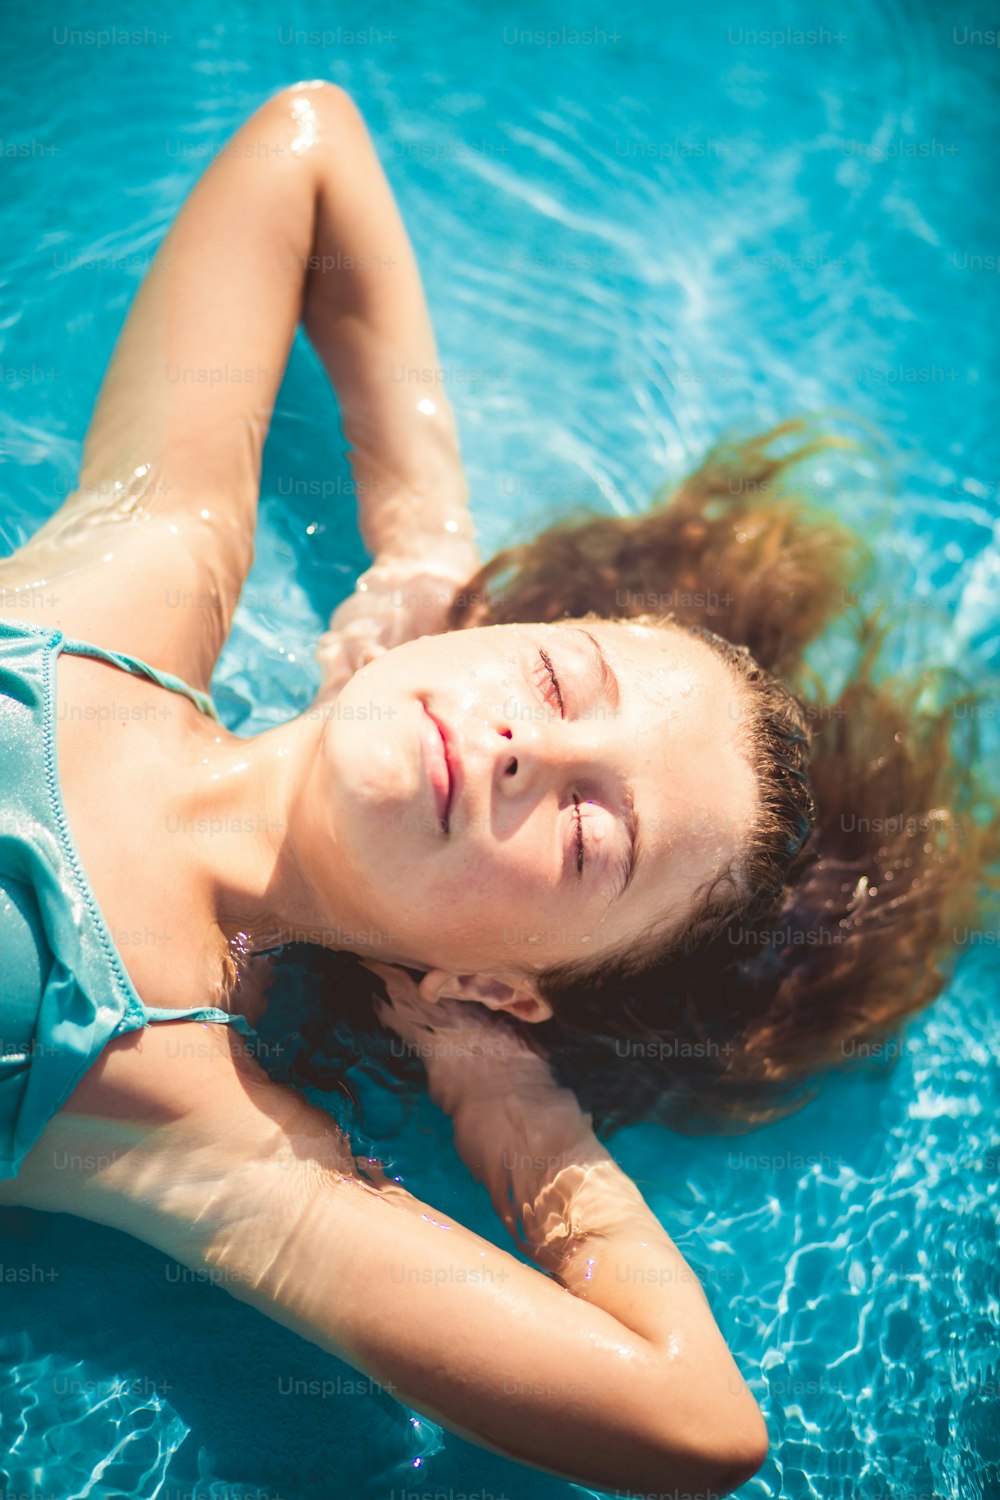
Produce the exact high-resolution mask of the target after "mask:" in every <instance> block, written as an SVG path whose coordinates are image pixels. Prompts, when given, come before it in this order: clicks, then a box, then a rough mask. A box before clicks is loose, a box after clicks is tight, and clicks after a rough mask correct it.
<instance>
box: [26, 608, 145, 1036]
mask: <svg viewBox="0 0 1000 1500" xmlns="http://www.w3.org/2000/svg"><path fill="white" fill-rule="evenodd" d="M45 633H46V635H47V636H48V638H49V644H50V646H51V648H52V649H51V650H50V651H48V652H47V653H46V657H45V704H44V711H45V721H44V737H45V780H46V784H47V786H48V791H49V805H50V806H51V808H52V810H53V812H54V813H55V818H56V826H57V828H58V830H59V835H60V839H61V841H62V846H63V850H64V852H65V854H66V857H67V859H68V861H69V864H70V867H71V868H72V870H73V874H74V876H75V878H76V883H77V887H78V889H79V891H80V894H81V895H82V896H83V899H84V902H85V904H86V907H87V910H88V912H89V913H90V917H91V921H92V924H93V927H94V930H95V931H96V933H97V936H98V938H99V939H100V943H101V947H102V949H103V950H104V954H105V957H106V958H107V960H108V962H109V964H110V965H111V968H112V970H113V972H114V975H115V977H116V979H117V980H118V981H119V983H120V984H121V986H122V989H123V990H124V992H125V998H126V1000H127V1001H128V1002H129V1008H130V1009H131V1008H132V1006H133V1005H134V1004H136V1003H137V1004H138V1005H139V1006H140V1007H141V1008H142V1010H143V1012H144V1013H145V1005H144V1003H143V1000H142V997H141V996H140V994H139V992H138V990H137V989H136V988H135V985H134V984H133V983H132V981H131V979H130V978H129V976H128V974H127V973H126V972H125V966H124V964H123V962H122V960H121V957H120V955H119V953H118V951H117V949H116V948H115V946H114V943H113V942H112V940H111V934H110V933H109V932H108V931H107V928H106V923H105V921H104V916H103V914H102V912H101V910H100V908H99V906H98V905H97V900H96V898H95V896H94V893H93V891H92V890H91V889H90V882H89V880H88V879H87V874H86V871H85V870H84V868H83V862H82V860H81V859H80V857H79V854H78V853H77V849H76V845H75V842H74V840H73V835H72V832H71V830H70V826H69V818H68V816H67V814H66V808H65V805H64V803H63V796H62V787H61V786H60V783H59V775H58V765H57V762H58V747H57V744H56V730H55V694H56V663H57V661H58V658H59V645H60V643H61V642H62V641H63V640H64V639H65V637H64V636H63V632H62V631H61V630H58V629H51V630H47V631H46V632H45ZM98 1003H99V1004H103V1002H98Z"/></svg>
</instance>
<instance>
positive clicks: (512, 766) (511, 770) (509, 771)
mask: <svg viewBox="0 0 1000 1500" xmlns="http://www.w3.org/2000/svg"><path fill="white" fill-rule="evenodd" d="M516 770H517V759H516V757H515V758H513V759H511V761H510V762H509V763H508V766H507V769H506V771H505V772H504V775H505V776H513V775H514V773H515V772H516Z"/></svg>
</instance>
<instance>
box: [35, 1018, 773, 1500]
mask: <svg viewBox="0 0 1000 1500" xmlns="http://www.w3.org/2000/svg"><path fill="white" fill-rule="evenodd" d="M180 1029H181V1028H180V1026H177V1027H161V1028H152V1029H151V1030H148V1031H146V1032H142V1033H138V1034H136V1035H135V1036H133V1037H131V1038H126V1039H123V1040H122V1041H121V1042H120V1043H114V1044H112V1046H111V1047H110V1048H109V1049H107V1051H106V1053H105V1054H104V1055H103V1056H102V1058H101V1059H100V1061H99V1063H98V1064H97V1065H96V1066H95V1069H93V1070H92V1072H91V1073H90V1074H88V1075H87V1077H86V1078H85V1079H84V1081H83V1084H82V1085H81V1086H80V1087H79V1088H78V1090H77V1091H76V1094H75V1095H74V1096H73V1099H72V1100H71V1102H70V1105H68V1106H67V1107H66V1108H64V1110H62V1111H61V1112H60V1114H59V1115H57V1116H56V1117H55V1119H54V1120H53V1121H52V1122H51V1124H50V1125H49V1127H48V1128H47V1130H46V1132H45V1133H44V1135H43V1136H42V1138H41V1140H40V1141H39V1142H38V1144H37V1145H36V1147H35V1148H34V1150H33V1151H32V1152H31V1153H30V1154H29V1157H28V1159H27V1161H26V1163H25V1166H24V1168H23V1169H22V1178H21V1179H19V1180H18V1183H17V1184H16V1189H17V1192H18V1194H19V1197H18V1199H17V1200H16V1201H20V1202H23V1203H26V1204H27V1206H31V1207H36V1208H44V1209H52V1210H55V1211H69V1212H75V1213H79V1214H82V1215H84V1216H85V1217H88V1218H91V1219H95V1220H96V1221H98V1222H101V1223H107V1224H111V1225H113V1226H115V1227H117V1228H120V1229H123V1230H125V1231H126V1232H128V1233H131V1234H134V1235H136V1236H138V1237H139V1238H142V1239H145V1240H147V1241H148V1242H149V1243H151V1244H153V1245H156V1246H157V1247H159V1248H160V1249H162V1250H164V1251H165V1252H166V1253H168V1254H170V1255H173V1256H175V1257H176V1258H177V1259H179V1260H181V1261H182V1262H183V1263H184V1264H185V1265H188V1266H190V1267H192V1268H193V1269H199V1270H206V1271H208V1272H209V1273H210V1274H211V1276H212V1277H213V1279H215V1280H216V1281H217V1282H218V1284H219V1285H220V1286H221V1287H223V1288H224V1289H225V1290H227V1291H229V1292H230V1293H231V1294H232V1295H234V1296H236V1297H238V1298H240V1299H241V1300H243V1301H247V1302H249V1303H251V1304H252V1305H254V1306H255V1307H258V1308H259V1309H260V1310H261V1311H263V1312H266V1313H267V1314H269V1315H270V1316H271V1317H273V1318H275V1319H276V1320H277V1321H278V1322H280V1323H283V1324H284V1325H286V1326H287V1327H289V1328H292V1329H294V1330H295V1331H296V1332H298V1333H300V1334H301V1335H302V1336H303V1337H305V1338H308V1339H310V1340H311V1341H313V1342H314V1343H316V1344H318V1345H320V1346H321V1347H322V1348H325V1349H328V1350H330V1351H331V1352H333V1353H334V1354H337V1355H340V1356H341V1357H343V1358H345V1359H347V1360H349V1361H350V1362H351V1363H352V1364H353V1365H355V1366H356V1367H357V1368H358V1369H360V1370H363V1371H364V1372H366V1373H367V1374H369V1375H370V1376H372V1377H373V1378H374V1379H375V1380H377V1381H378V1382H379V1383H380V1384H381V1385H382V1386H383V1387H385V1388H386V1389H388V1390H390V1391H392V1393H393V1394H394V1395H395V1396H396V1397H397V1398H398V1399H400V1400H402V1401H405V1402H406V1403H408V1404H409V1405H412V1406H414V1407H416V1408H417V1409H418V1410H420V1411H423V1412H426V1413H427V1414H428V1415H430V1416H431V1417H432V1418H433V1419H434V1420H436V1421H440V1422H442V1423H443V1424H445V1425H446V1426H448V1427H450V1428H451V1429H453V1430H454V1431H456V1432H459V1433H461V1434H462V1435H463V1436H465V1437H468V1438H470V1439H472V1440H473V1441H475V1442H478V1443H480V1444H482V1445H484V1446H486V1447H489V1448H493V1449H495V1450H497V1451H499V1452H502V1453H504V1454H506V1455H508V1456H510V1457H512V1458H514V1459H517V1460H519V1461H521V1462H524V1463H528V1464H532V1465H534V1466H536V1467H538V1468H541V1469H545V1470H547V1471H549V1472H552V1473H556V1474H559V1475H562V1476H564V1477H568V1478H573V1479H577V1480H581V1481H583V1482H585V1483H590V1484H596V1485H600V1486H601V1487H602V1488H611V1487H615V1486H618V1487H622V1488H631V1489H634V1490H640V1491H649V1490H655V1491H657V1492H662V1491H664V1490H667V1489H671V1490H672V1489H673V1488H675V1487H678V1488H681V1489H689V1490H706V1489H714V1490H716V1491H719V1492H726V1491H728V1490H729V1489H730V1488H732V1487H733V1486H735V1485H736V1484H738V1483H740V1482H742V1480H744V1479H745V1478H747V1477H748V1476H749V1474H750V1473H752V1472H753V1471H754V1470H755V1468H756V1467H757V1466H758V1464H759V1462H760V1460H761V1447H760V1427H759V1426H757V1427H754V1426H753V1424H752V1423H751V1422H749V1421H748V1420H747V1416H746V1410H745V1408H744V1406H743V1403H742V1400H741V1398H740V1395H739V1393H738V1392H737V1393H735V1394H734V1393H733V1392H732V1391H728V1390H727V1389H726V1380H727V1378H728V1377H729V1376H730V1374H731V1371H732V1366H731V1362H729V1361H728V1354H727V1351H726V1350H725V1345H724V1344H723V1343H722V1340H721V1338H720V1337H719V1335H718V1332H717V1330H715V1327H714V1324H713V1323H712V1321H711V1317H710V1315H709V1314H708V1313H707V1311H706V1310H705V1309H704V1308H703V1306H702V1305H701V1304H700V1303H698V1305H694V1304H693V1303H691V1304H690V1305H689V1304H688V1302H687V1301H686V1300H685V1299H686V1297H687V1291H688V1289H686V1288H683V1287H682V1288H678V1287H676V1286H673V1285H671V1286H668V1287H656V1288H655V1289H653V1290H652V1291H647V1292H645V1293H644V1294H643V1295H644V1296H645V1297H646V1298H647V1299H649V1300H650V1301H652V1302H655V1303H660V1304H662V1311H661V1312H660V1313H658V1314H657V1316H656V1317H654V1318H652V1320H651V1321H649V1322H648V1324H647V1330H648V1332H647V1331H637V1330H636V1329H635V1328H633V1327H631V1326H630V1322H631V1321H634V1320H632V1319H631V1318H629V1320H628V1321H623V1320H622V1319H621V1318H620V1317H619V1316H618V1315H617V1314H616V1312H615V1310H614V1307H613V1306H612V1305H611V1299H610V1298H608V1297H605V1296H604V1295H603V1293H601V1294H599V1295H598V1296H596V1297H594V1296H591V1297H589V1298H588V1299H587V1300H584V1298H582V1297H580V1296H571V1295H570V1294H569V1293H568V1292H567V1291H566V1290H564V1289H563V1288H562V1287H560V1286H559V1285H557V1284H556V1283H555V1282H554V1281H552V1280H550V1279H549V1278H548V1277H546V1276H544V1275H541V1274H540V1273H539V1272H538V1271H536V1270H533V1269H532V1268H530V1267H528V1266H525V1265H523V1264H522V1263H521V1262H519V1261H517V1260H516V1259H514V1257H512V1256H510V1255H508V1254H507V1253H506V1252H504V1251H502V1250H498V1249H497V1248H496V1247H494V1246H492V1245H490V1244H489V1243H488V1242H486V1241H485V1240H483V1239H481V1238H480V1237H479V1236H477V1235H475V1234H473V1233H472V1232H471V1231H469V1230H468V1229H465V1228H464V1227H463V1226H462V1225H460V1224H457V1223H455V1222H454V1221H453V1220H452V1219H450V1218H449V1217H448V1216H447V1215H445V1214H441V1213H439V1212H438V1211H436V1210H435V1209H433V1208H431V1207H430V1206H428V1205H427V1204H424V1203H421V1202H420V1201H419V1200H417V1199H415V1198H413V1197H412V1196H411V1195H409V1194H408V1193H405V1192H404V1191H402V1190H401V1189H400V1188H399V1186H398V1185H396V1184H392V1183H385V1184H384V1185H382V1186H374V1185H372V1184H371V1183H370V1182H366V1181H365V1180H364V1179H363V1177H362V1176H361V1175H360V1174H359V1173H357V1172H356V1171H355V1170H354V1169H353V1164H352V1163H351V1161H350V1158H349V1156H347V1155H346V1152H345V1147H344V1142H343V1140H342V1138H340V1136H339V1134H338V1133H337V1132H336V1131H335V1130H334V1128H333V1127H332V1125H331V1122H330V1121H329V1119H328V1118H327V1116H325V1115H323V1114H322V1113H321V1112H320V1111H318V1110H316V1109H313V1108H312V1107H311V1106H309V1105H308V1104H306V1103H305V1102H304V1101H302V1100H301V1099H300V1098H298V1097H297V1096H296V1095H294V1094H293V1093H291V1092H289V1091H288V1090H285V1089H282V1088H278V1087H276V1086H274V1085H272V1084H270V1083H269V1082H268V1081H267V1080H266V1079H264V1078H263V1077H262V1076H259V1075H258V1073H257V1071H256V1070H255V1069H254V1068H253V1066H252V1065H250V1064H247V1063H245V1062H239V1061H238V1060H237V1059H236V1058H235V1057H234V1056H231V1055H230V1051H231V1049H233V1048H235V1047H236V1046H237V1042H236V1040H235V1039H234V1038H233V1037H232V1036H228V1035H222V1034H220V1033H221V1028H214V1027H210V1028H194V1027H190V1028H186V1030H187V1031H190V1032H191V1033H193V1034H194V1035H195V1036H197V1037H198V1044H197V1045H198V1047H199V1048H200V1049H201V1051H200V1052H199V1053H198V1054H197V1055H188V1052H185V1051H184V1050H183V1049H179V1048H178V1045H177V1042H176V1035H175V1038H174V1041H173V1046H172V1049H171V1048H170V1043H169V1042H168V1040H167V1038H166V1037H165V1036H164V1035H163V1033H164V1031H172V1032H174V1033H175V1034H176V1032H178V1031H179V1030H180ZM202 1038H204V1040H202ZM164 1049H168V1050H166V1051H165V1050H164ZM189 1052H191V1053H193V1049H189ZM168 1059H169V1060H168ZM234 1063H235V1065H234ZM68 1157H69V1158H71V1159H73V1160H75V1161H81V1162H86V1163H88V1164H90V1165H89V1166H88V1168H87V1170H83V1169H81V1170H78V1171H75V1172H72V1173H71V1172H67V1171H66V1170H62V1171H56V1170H54V1169H53V1166H52V1163H53V1161H54V1160H58V1161H61V1162H63V1163H64V1162H65V1161H66V1160H67V1158H68ZM604 1302H608V1303H609V1305H607V1306H605V1305H602V1304H603V1303H604ZM668 1319H669V1320H670V1323H671V1327H672V1329H673V1331H674V1332H675V1334H676V1335H677V1341H678V1342H677V1345H676V1346H674V1345H672V1344H671V1343H670V1342H669V1339H668V1338H667V1337H666V1336H665V1334H664V1331H663V1330H664V1329H665V1327H666V1323H667V1321H668ZM737 1416H738V1417H739V1418H740V1420H739V1421H738V1422H736V1421H735V1418H736V1417H737ZM758 1422H759V1419H758Z"/></svg>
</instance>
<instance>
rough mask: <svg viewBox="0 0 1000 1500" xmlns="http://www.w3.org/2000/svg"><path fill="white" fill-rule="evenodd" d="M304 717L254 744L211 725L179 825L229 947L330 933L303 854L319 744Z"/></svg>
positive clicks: (251, 947) (183, 794) (182, 799)
mask: <svg viewBox="0 0 1000 1500" xmlns="http://www.w3.org/2000/svg"><path fill="white" fill-rule="evenodd" d="M319 734H320V721H319V720H318V719H316V718H310V717H309V716H308V715H303V716H301V717H299V718H297V719H292V720H290V721H289V722H288V723H287V724H281V725H279V726H278V727H277V728H275V729H270V730H266V731H265V732H264V733H263V734H259V735H255V736H253V737H252V738H241V737H239V736H238V735H234V734H231V733H229V731H227V730H225V729H221V728H220V727H219V726H218V725H216V724H211V723H209V722H208V721H205V724H204V732H203V735H202V736H201V737H200V738H199V742H198V744H197V746H196V748H195V754H194V757H193V760H192V762H191V764H190V767H189V769H190V775H189V776H186V777H184V778H183V779H182V781H181V784H180V785H181V789H180V792H179V794H178V797H177V799H176V804H175V813H174V817H173V824H174V827H175V828H176V829H178V830H179V831H180V832H182V833H184V834H185V836H186V837H187V838H189V839H190V841H191V846H192V849H193V851H194V854H195V861H196V865H197V869H198V879H199V880H200V883H201V885H202V888H203V889H204V890H205V892H206V894H207V899H208V902H209V904H210V909H211V912H212V915H213V918H214V920H215V921H216V923H217V924H218V927H219V930H220V931H221V933H222V934H223V936H224V937H225V939H226V941H227V942H231V941H232V940H233V939H236V941H237V944H238V945H239V947H240V948H241V949H243V950H244V951H246V952H259V951H261V950H262V949H266V948H271V947H276V946H277V945H278V944H279V943H283V942H291V941H293V940H294V934H295V932H297V931H299V930H301V929H303V928H308V927H311V926H322V925H324V923H323V922H322V921H321V920H320V918H319V914H318V913H317V912H316V910H315V909H314V908H315V904H316V903H315V897H314V895H313V893H312V891H311V889H310V886H309V882H308V880H307V879H306V877H305V874H304V872H303V870H302V867H301V865H300V863H299V860H298V858H297V853H296V838H295V831H296V830H295V811H296V807H297V805H298V794H299V792H300V789H301V787H302V785H303V784H304V780H305V778H306V776H307V774H308V769H309V766H310V764H311V760H312V755H313V753H314V751H315V748H316V746H317V745H318V742H319Z"/></svg>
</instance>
